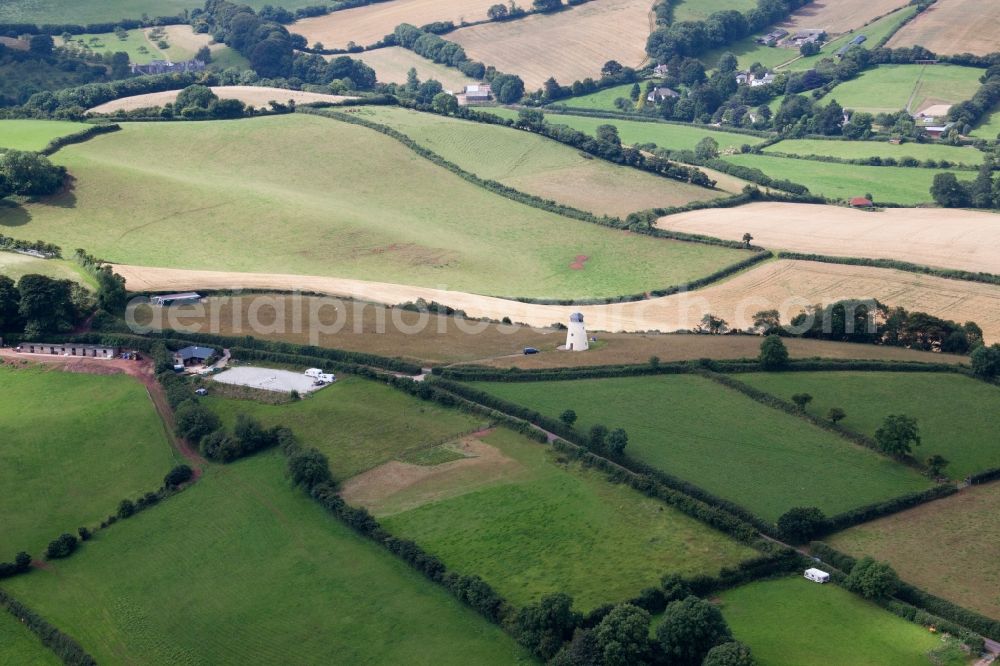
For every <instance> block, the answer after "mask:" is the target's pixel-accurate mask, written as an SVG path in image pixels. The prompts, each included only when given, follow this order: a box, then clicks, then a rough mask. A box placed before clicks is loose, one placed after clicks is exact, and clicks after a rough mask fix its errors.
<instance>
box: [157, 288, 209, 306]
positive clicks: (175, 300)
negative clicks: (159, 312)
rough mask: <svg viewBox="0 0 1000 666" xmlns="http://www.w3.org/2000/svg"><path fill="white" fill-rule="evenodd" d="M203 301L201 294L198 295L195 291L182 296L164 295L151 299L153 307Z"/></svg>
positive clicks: (186, 292)
mask: <svg viewBox="0 0 1000 666" xmlns="http://www.w3.org/2000/svg"><path fill="white" fill-rule="evenodd" d="M200 300H201V294H197V293H195V292H193V291H185V292H183V293H180V294H163V295H162V296H153V297H152V298H150V299H149V302H150V303H152V304H153V305H179V304H183V303H196V302H197V301H200Z"/></svg>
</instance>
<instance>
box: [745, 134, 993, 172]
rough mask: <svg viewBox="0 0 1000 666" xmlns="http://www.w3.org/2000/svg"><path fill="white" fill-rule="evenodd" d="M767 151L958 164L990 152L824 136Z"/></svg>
mask: <svg viewBox="0 0 1000 666" xmlns="http://www.w3.org/2000/svg"><path fill="white" fill-rule="evenodd" d="M764 152H765V153H791V154H793V155H806V156H808V155H828V156H830V157H840V158H843V159H865V158H869V157H883V158H884V157H892V158H894V159H896V160H899V159H901V158H903V157H912V158H914V159H918V160H921V161H923V160H939V161H940V160H949V161H950V162H952V163H955V164H967V165H974V166H978V165H980V164H982V163H983V157H984V156H985V155H986V153H984V152H982V151H980V150H976V149H975V148H971V147H969V148H960V147H958V146H946V145H943V144H936V143H904V144H899V145H895V144H891V143H888V142H885V141H824V140H822V139H786V140H785V141H779V142H778V143H776V144H773V145H771V146H768V147H767V148H765V149H764Z"/></svg>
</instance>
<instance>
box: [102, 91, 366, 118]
mask: <svg viewBox="0 0 1000 666" xmlns="http://www.w3.org/2000/svg"><path fill="white" fill-rule="evenodd" d="M179 92H180V90H164V91H163V92H155V93H147V94H145V95H133V96H132V97H122V98H121V99H115V100H112V101H110V102H105V103H104V104H101V105H99V106H95V107H94V108H92V109H87V113H114V112H115V111H118V110H119V109H124V110H125V111H131V110H132V109H142V108H146V107H150V106H163V105H164V104H166V103H168V102H173V101H174V100H175V99H177V94H178V93H179ZM212 92H214V93H215V94H216V95H218V96H219V97H220V98H222V99H238V100H240V101H241V102H243V103H245V104H248V105H251V106H255V107H258V108H264V107H266V106H267V105H268V103H269V102H271V100H274V101H275V102H281V103H282V104H284V103H287V102H288V101H289V100H295V103H296V104H308V103H310V102H342V101H344V100H349V99H355V98H354V97H342V96H340V95H324V94H322V93H312V92H305V91H302V90H286V89H284V88H265V87H261V86H212Z"/></svg>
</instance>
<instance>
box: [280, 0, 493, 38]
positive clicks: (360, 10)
mask: <svg viewBox="0 0 1000 666" xmlns="http://www.w3.org/2000/svg"><path fill="white" fill-rule="evenodd" d="M493 4H495V1H494V0H393V1H392V2H380V3H376V4H373V5H367V6H365V7H354V8H352V9H345V10H343V11H339V12H332V13H330V14H327V15H326V16H317V17H314V18H307V19H303V20H301V21H296V22H295V23H294V24H293V25H292V26H290V28H289V29H290V30H291V31H292V32H294V33H297V34H299V35H302V36H303V37H305V38H306V41H307V42H309V45H310V46H311V45H313V44H315V43H316V42H321V43H322V44H323V46H325V47H327V48H343V47H345V46H347V43H348V42H350V41H353V42H354V43H356V44H358V45H359V46H369V45H371V44H374V43H375V42H378V41H379V40H381V39H382V38H383V37H385V36H386V35H387V34H390V33H391V32H392V31H393V30H395V28H396V26H397V25H399V24H400V23H411V24H413V25H417V26H420V25H426V24H428V23H433V22H434V21H453V22H454V23H455V24H456V25H458V24H460V23H461V22H462V21H481V20H483V19H485V18H486V10H487V9H489V7H490V5H493Z"/></svg>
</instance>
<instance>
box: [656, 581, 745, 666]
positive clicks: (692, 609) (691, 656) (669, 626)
mask: <svg viewBox="0 0 1000 666" xmlns="http://www.w3.org/2000/svg"><path fill="white" fill-rule="evenodd" d="M732 638H733V636H732V633H731V632H730V631H729V626H728V625H726V621H725V619H724V618H723V617H722V612H721V611H720V610H719V609H718V608H717V607H716V606H713V605H712V604H710V603H708V602H707V601H705V600H704V599H699V598H698V597H696V596H693V595H692V596H689V597H687V598H686V599H683V600H681V601H674V602H673V603H671V604H669V605H668V606H667V610H666V611H664V613H663V621H662V622H661V623H660V625H659V626H658V627H657V628H656V640H657V641H659V643H660V647H661V648H662V650H663V652H664V654H665V655H666V656H667V659H668V660H669V663H671V664H676V665H677V666H698V665H699V664H701V662H702V660H703V659H704V658H705V655H706V654H708V651H709V650H711V649H712V648H713V647H715V646H716V645H719V644H721V643H727V642H729V641H730V640H732Z"/></svg>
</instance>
